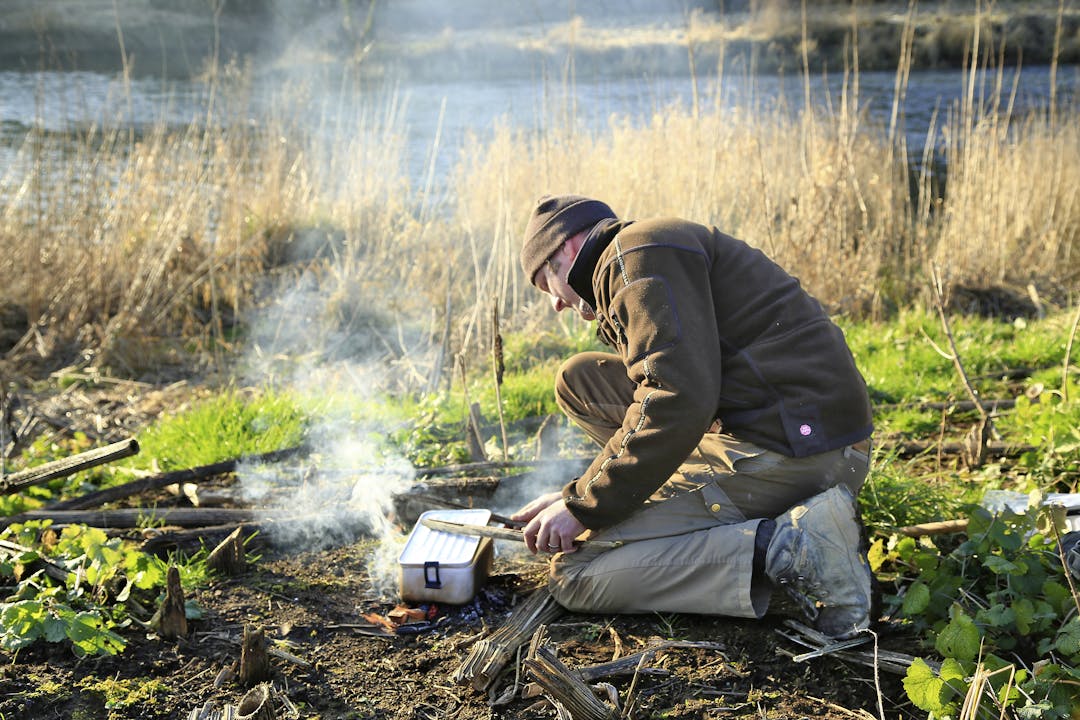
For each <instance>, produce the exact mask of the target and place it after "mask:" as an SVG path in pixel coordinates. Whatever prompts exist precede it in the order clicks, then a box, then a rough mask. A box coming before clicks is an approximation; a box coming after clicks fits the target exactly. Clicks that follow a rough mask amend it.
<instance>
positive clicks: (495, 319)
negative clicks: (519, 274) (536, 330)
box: [491, 299, 510, 462]
mask: <svg viewBox="0 0 1080 720" xmlns="http://www.w3.org/2000/svg"><path fill="white" fill-rule="evenodd" d="M491 315H492V318H491V365H492V370H493V371H494V374H495V404H496V405H497V406H498V410H499V429H500V430H501V431H502V456H503V462H507V461H509V460H510V444H509V443H508V442H507V441H506V421H505V419H504V418H503V402H502V382H503V370H504V365H503V346H502V334H501V333H500V332H499V301H498V300H497V299H496V300H495V303H494V306H493V307H492V309H491Z"/></svg>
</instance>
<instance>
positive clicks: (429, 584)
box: [424, 560, 442, 590]
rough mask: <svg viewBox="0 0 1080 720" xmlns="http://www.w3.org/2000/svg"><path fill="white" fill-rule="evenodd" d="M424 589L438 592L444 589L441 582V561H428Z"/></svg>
mask: <svg viewBox="0 0 1080 720" xmlns="http://www.w3.org/2000/svg"><path fill="white" fill-rule="evenodd" d="M424 587H426V588H433V589H435V590H438V589H439V588H441V587H442V581H441V580H439V561H438V560H428V561H427V562H425V563H424Z"/></svg>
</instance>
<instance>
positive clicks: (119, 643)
mask: <svg viewBox="0 0 1080 720" xmlns="http://www.w3.org/2000/svg"><path fill="white" fill-rule="evenodd" d="M67 636H68V639H69V640H71V644H72V645H73V646H74V648H75V653H76V654H77V655H79V656H83V655H101V654H106V655H115V654H116V653H118V652H120V651H121V650H123V649H124V646H125V645H126V644H127V643H126V642H125V641H124V639H123V638H122V637H120V636H119V635H117V634H116V633H114V632H112V631H111V630H109V629H108V628H106V627H105V621H104V620H103V619H102V617H101V616H100V615H98V614H97V613H94V612H81V613H79V614H77V615H76V616H75V617H74V618H73V619H72V622H71V623H70V624H69V625H68V627H67Z"/></svg>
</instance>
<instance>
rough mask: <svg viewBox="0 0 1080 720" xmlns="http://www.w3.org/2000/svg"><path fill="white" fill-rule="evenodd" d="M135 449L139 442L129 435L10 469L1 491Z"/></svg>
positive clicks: (72, 471) (126, 454) (84, 467)
mask: <svg viewBox="0 0 1080 720" xmlns="http://www.w3.org/2000/svg"><path fill="white" fill-rule="evenodd" d="M137 452H139V443H138V441H137V440H135V438H128V439H127V440H121V441H120V442H115V443H112V444H111V445H106V446H105V447H100V448H94V449H93V450H87V451H86V452H82V453H79V454H78V455H72V456H71V457H66V458H61V459H59V460H54V461H52V462H47V463H45V464H43V465H38V466H37V467H32V468H30V469H28V470H23V471H22V472H17V473H12V474H11V475H8V476H7V477H5V478H3V479H0V493H2V494H5V495H10V494H12V493H16V492H19V491H20V490H22V489H23V488H27V487H30V486H31V485H40V484H41V483H45V482H48V481H50V480H55V479H57V478H62V477H67V476H68V475H74V474H75V473H77V472H80V471H82V470H89V469H90V468H94V467H97V466H98V465H104V464H105V463H110V462H112V461H113V460H120V459H122V458H126V457H131V456H132V455H134V454H136V453H137Z"/></svg>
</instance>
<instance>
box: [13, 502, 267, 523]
mask: <svg viewBox="0 0 1080 720" xmlns="http://www.w3.org/2000/svg"><path fill="white" fill-rule="evenodd" d="M274 514H275V513H273V512H271V511H260V512H257V511H255V510H245V509H239V508H154V507H141V508H118V509H116V510H29V511H27V512H24V513H19V514H18V515H11V516H9V517H6V518H0V527H6V526H7V525H10V524H12V523H17V522H27V521H28V520H52V521H53V523H54V524H55V525H90V526H92V527H99V528H134V527H142V526H144V525H146V524H147V522H155V523H158V524H161V525H175V526H177V527H206V526H210V525H225V524H228V523H245V522H252V521H253V520H255V518H256V517H257V516H259V515H261V516H267V515H271V516H272V515H274ZM276 514H277V515H280V514H281V511H278V512H277V513H276Z"/></svg>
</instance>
